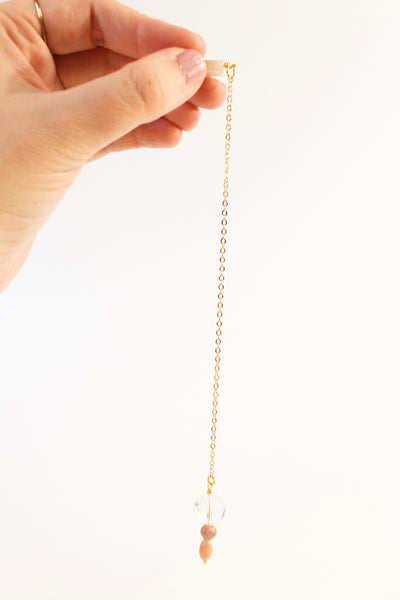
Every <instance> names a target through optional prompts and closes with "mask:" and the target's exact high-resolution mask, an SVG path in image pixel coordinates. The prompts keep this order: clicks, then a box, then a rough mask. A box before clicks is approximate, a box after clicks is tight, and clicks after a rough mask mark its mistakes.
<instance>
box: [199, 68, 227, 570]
mask: <svg viewBox="0 0 400 600" xmlns="http://www.w3.org/2000/svg"><path fill="white" fill-rule="evenodd" d="M235 68H236V65H234V64H231V63H229V62H225V63H224V62H223V61H220V60H209V61H207V75H211V76H217V77H219V76H221V75H222V74H223V71H224V69H225V72H226V75H227V77H228V94H227V110H226V125H225V170H224V172H225V177H224V185H223V194H222V195H223V200H222V220H221V225H222V229H221V240H220V244H221V247H220V257H219V262H220V265H219V276H218V281H219V283H218V303H217V308H218V312H217V318H218V320H217V323H216V325H217V331H216V336H217V338H216V340H215V359H214V360H215V364H214V386H213V388H214V389H213V402H212V421H211V422H212V425H211V444H210V467H209V475H208V478H207V492H206V494H203V495H202V496H200V498H199V499H198V500H197V501H196V503H195V512H196V513H197V515H198V517H199V518H200V520H201V522H202V524H203V525H202V528H201V530H200V534H201V536H202V538H203V541H202V542H201V544H200V550H199V553H200V558H201V559H202V560H203V562H204V563H207V561H208V560H209V559H210V557H211V554H212V551H213V545H212V540H213V539H214V538H215V536H216V535H217V528H216V525H217V524H218V523H219V522H220V521H221V519H222V518H223V516H224V514H225V504H224V502H223V500H222V498H221V497H220V496H217V495H216V494H214V493H213V487H214V485H215V477H214V467H215V440H216V432H217V414H218V395H219V372H220V362H221V336H222V309H223V306H224V304H223V299H224V281H225V275H224V273H225V262H226V259H225V245H226V232H227V229H226V227H227V223H228V222H227V216H228V211H227V207H228V196H229V191H228V189H229V160H230V150H231V129H232V125H231V121H232V87H233V79H234V77H235Z"/></svg>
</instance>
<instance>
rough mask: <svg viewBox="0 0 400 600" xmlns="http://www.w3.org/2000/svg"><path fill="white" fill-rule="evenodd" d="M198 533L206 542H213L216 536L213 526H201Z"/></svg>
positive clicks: (215, 529)
mask: <svg viewBox="0 0 400 600" xmlns="http://www.w3.org/2000/svg"><path fill="white" fill-rule="evenodd" d="M200 533H201V537H203V538H204V539H205V540H207V541H210V540H213V539H214V538H215V536H216V535H217V528H216V527H215V525H203V527H202V528H201V529H200Z"/></svg>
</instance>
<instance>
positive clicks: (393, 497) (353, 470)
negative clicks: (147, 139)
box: [0, 0, 400, 600]
mask: <svg viewBox="0 0 400 600" xmlns="http://www.w3.org/2000/svg"><path fill="white" fill-rule="evenodd" d="M132 6H135V7H136V8H138V9H139V10H141V11H142V12H147V13H148V14H150V15H151V16H154V17H158V18H161V19H165V20H168V21H170V22H173V23H176V24H180V25H182V26H186V27H188V28H191V29H193V30H195V31H198V32H199V33H201V34H202V35H203V36H204V37H205V38H206V40H207V42H208V53H207V57H208V58H217V59H219V58H226V59H229V60H233V61H237V63H238V74H237V79H236V81H235V90H234V112H233V133H232V161H231V162H232V179H231V202H230V208H229V225H228V249H227V273H226V274H227V281H226V288H225V292H226V302H225V312H224V333H223V345H222V362H221V401H220V413H219V424H218V427H219V428H218V438H217V463H216V478H217V484H216V491H217V492H219V493H220V494H221V495H222V496H223V497H224V499H225V501H226V504H227V514H226V517H225V519H224V521H223V523H222V524H221V526H220V528H219V533H218V536H217V538H216V540H215V551H214V556H213V557H212V559H211V560H210V562H209V563H208V564H207V566H204V565H203V564H202V563H201V561H200V559H199V557H198V545H199V542H200V539H201V538H200V535H199V524H198V523H197V522H196V520H195V518H194V517H193V512H192V505H193V501H194V500H195V499H196V497H197V496H198V495H199V494H201V493H203V492H204V491H205V480H206V476H207V467H208V450H209V428H210V417H211V414H210V413H211V400H212V368H213V357H214V340H215V320H216V317H215V313H216V294H217V290H216V287H217V268H218V241H219V237H220V235H219V228H220V225H219V220H220V216H219V215H220V202H221V192H222V175H223V173H222V172H223V135H224V109H220V110H218V111H215V112H213V113H205V114H203V116H202V120H201V122H200V125H199V126H198V128H197V129H196V131H194V132H192V133H190V134H187V135H185V137H184V140H183V142H182V144H181V146H180V147H178V148H176V149H174V150H162V151H150V150H148V151H131V152H128V153H126V154H123V155H122V154H119V155H113V156H111V157H108V158H106V159H103V160H102V161H101V162H99V163H97V164H92V165H90V166H88V167H87V168H86V170H85V171H84V172H83V173H82V175H81V176H80V178H79V180H78V181H77V183H76V185H75V186H74V187H73V188H72V189H71V191H70V192H69V194H68V195H67V196H66V198H65V199H64V201H63V202H62V204H61V206H60V207H59V209H58V210H57V212H56V213H55V214H54V216H53V217H52V218H51V220H50V221H49V222H48V224H47V225H46V227H45V228H44V229H43V231H42V232H41V234H40V236H39V239H38V241H37V243H36V245H35V248H34V251H33V252H32V254H31V256H30V258H29V260H28V261H27V263H26V265H25V267H24V268H23V270H22V272H21V273H20V275H19V276H18V278H17V279H16V281H15V282H14V283H13V284H12V285H11V286H10V287H9V288H8V290H7V291H6V292H5V293H4V294H2V295H1V297H0V335H1V339H0V359H1V362H0V369H1V372H0V377H1V386H0V393H1V402H0V597H1V598H2V599H4V600H23V599H29V600H66V599H72V598H74V599H76V600H87V599H95V600H106V599H107V600H109V599H113V600H114V599H118V600H128V599H129V600H132V599H136V598H138V599H141V600H148V599H157V600H158V599H159V598H162V599H163V600H170V599H171V600H172V599H173V600H187V599H188V598H190V599H191V600H200V599H201V600H203V599H205V598H207V599H210V600H213V599H217V598H218V599H220V598H227V599H228V598H229V600H239V599H242V598H251V599H254V600H259V599H260V600H261V599H267V598H268V599H271V600H303V599H304V600H331V599H332V600H338V599H339V598H340V600H358V599H360V600H398V599H399V598H400V578H399V561H400V546H399V539H400V510H399V506H400V486H399V456H400V439H399V423H400V410H399V397H400V373H399V359H400V312H399V307H400V236H399V233H398V232H399V229H400V194H399V192H400V178H399V165H400V150H399V147H400V141H399V140H400V84H399V80H400V75H399V58H400V52H399V51H400V42H399V30H400V5H399V3H398V2H395V1H394V0H393V1H390V0H380V1H379V2H378V0H363V1H361V0H335V2H326V1H322V2H321V1H320V0H303V1H302V2H296V0H284V1H280V2H262V1H261V0H258V1H255V0H253V1H251V0H250V1H248V2H246V3H244V4H243V3H233V2H228V1H227V0H219V1H218V2H216V1H215V0H213V1H211V0H204V1H203V2H202V3H201V4H194V3H192V2H187V0H173V1H169V2H162V1H161V0H147V1H145V0H139V1H138V2H135V4H134V3H133V2H132Z"/></svg>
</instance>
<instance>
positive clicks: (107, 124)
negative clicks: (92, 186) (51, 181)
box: [48, 48, 206, 157]
mask: <svg viewBox="0 0 400 600" xmlns="http://www.w3.org/2000/svg"><path fill="white" fill-rule="evenodd" d="M205 75H206V64H205V60H204V58H203V57H202V55H201V54H199V53H198V52H196V51H195V50H183V49H182V48H167V49H165V50H160V51H158V52H155V53H153V54H150V55H147V56H146V57H144V58H141V59H139V60H137V61H135V62H134V63H130V64H128V65H126V66H124V67H122V68H121V69H119V70H118V71H115V72H114V73H112V74H110V75H106V76H104V77H100V78H98V79H95V80H93V81H90V82H89V83H85V84H83V85H80V86H77V87H74V88H71V89H69V90H65V91H60V92H56V94H58V100H57V102H56V103H54V104H53V105H52V110H51V117H50V118H51V130H52V131H53V132H54V133H55V134H56V138H57V140H58V144H59V142H60V139H62V140H63V143H62V145H63V146H64V149H65V150H68V149H70V150H74V155H75V156H76V153H78V155H82V156H86V155H87V157H90V156H92V155H93V154H94V153H95V152H97V151H98V150H100V149H102V148H104V147H105V146H107V145H108V144H110V143H111V142H113V141H115V140H117V139H118V138H120V137H122V136H123V135H125V134H127V133H129V131H131V130H132V129H135V128H136V127H138V126H139V125H142V124H144V123H149V122H151V121H154V120H156V119H158V118H160V117H161V116H163V115H165V114H166V113H168V112H170V111H171V110H173V109H174V108H177V107H178V106H180V105H181V104H183V103H184V102H186V101H187V100H188V99H189V98H191V97H192V96H193V94H195V92H196V91H197V90H198V89H199V87H200V86H201V84H202V82H203V80H204V77H205ZM51 95H53V94H51ZM48 115H49V113H48ZM70 145H71V148H69V146H70Z"/></svg>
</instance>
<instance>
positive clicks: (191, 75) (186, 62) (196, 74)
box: [176, 50, 207, 83]
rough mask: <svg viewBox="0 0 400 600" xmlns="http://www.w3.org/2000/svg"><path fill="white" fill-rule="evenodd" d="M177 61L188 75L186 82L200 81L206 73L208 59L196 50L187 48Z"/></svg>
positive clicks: (186, 75)
mask: <svg viewBox="0 0 400 600" xmlns="http://www.w3.org/2000/svg"><path fill="white" fill-rule="evenodd" d="M176 61H177V63H178V65H179V66H180V68H181V69H182V71H183V73H184V75H185V77H186V83H194V82H195V81H199V79H203V77H204V75H205V74H206V70H207V68H206V61H205V60H204V58H203V57H202V55H201V54H199V52H196V50H185V52H182V54H180V55H179V56H178V58H177V59H176Z"/></svg>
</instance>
